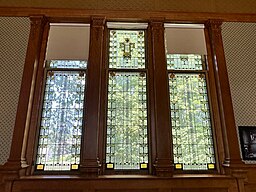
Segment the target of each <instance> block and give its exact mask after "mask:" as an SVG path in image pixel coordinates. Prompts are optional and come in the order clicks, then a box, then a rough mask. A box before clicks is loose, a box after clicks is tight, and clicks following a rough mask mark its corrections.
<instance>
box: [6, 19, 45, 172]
mask: <svg viewBox="0 0 256 192" xmlns="http://www.w3.org/2000/svg"><path fill="white" fill-rule="evenodd" d="M30 20H31V27H30V35H29V40H28V48H27V55H26V60H25V65H24V70H23V77H22V82H21V89H20V96H19V102H18V108H17V114H16V120H15V126H14V132H13V138H12V145H11V151H10V156H9V159H8V161H7V163H6V164H5V166H7V167H9V168H11V169H15V170H19V169H21V160H22V159H21V156H22V146H23V139H24V133H25V128H26V122H27V120H28V119H27V116H28V114H29V113H30V111H29V110H30V109H29V106H30V102H31V101H30V99H31V97H30V95H31V94H33V88H32V80H33V74H34V72H35V71H36V70H34V69H35V68H37V65H38V60H39V55H40V49H41V41H42V35H43V28H44V25H45V18H44V17H43V16H32V17H30Z"/></svg>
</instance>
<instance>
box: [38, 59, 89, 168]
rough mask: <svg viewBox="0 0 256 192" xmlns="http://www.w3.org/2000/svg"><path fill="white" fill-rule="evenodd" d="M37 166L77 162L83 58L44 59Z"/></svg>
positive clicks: (59, 165)
mask: <svg viewBox="0 0 256 192" xmlns="http://www.w3.org/2000/svg"><path fill="white" fill-rule="evenodd" d="M47 65H48V66H47V70H46V83H45V90H44V100H43V106H42V107H43V109H42V115H41V122H40V131H39V142H38V150H37V158H36V169H37V170H42V171H66V170H72V169H77V168H78V165H79V162H80V145H81V132H82V123H83V108H84V93H85V80H86V76H85V69H86V62H85V61H62V60H52V61H50V62H48V63H47Z"/></svg>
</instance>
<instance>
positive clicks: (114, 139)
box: [106, 30, 148, 170]
mask: <svg viewBox="0 0 256 192" xmlns="http://www.w3.org/2000/svg"><path fill="white" fill-rule="evenodd" d="M109 35H110V37H109V38H110V39H109V40H110V41H109V69H110V72H109V81H108V108H107V141H106V163H107V164H108V165H111V167H113V168H114V169H116V170H136V169H140V164H141V163H148V135H147V132H148V129H147V127H148V125H147V86H146V77H147V75H146V71H144V70H143V69H145V68H146V65H145V42H144V40H145V32H144V30H110V33H109ZM116 69H118V70H116ZM130 69H132V71H129V70H130ZM138 69H139V71H138ZM112 165H113V166H112Z"/></svg>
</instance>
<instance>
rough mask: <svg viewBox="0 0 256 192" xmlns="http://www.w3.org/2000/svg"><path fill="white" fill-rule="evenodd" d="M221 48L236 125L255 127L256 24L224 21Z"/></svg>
mask: <svg viewBox="0 0 256 192" xmlns="http://www.w3.org/2000/svg"><path fill="white" fill-rule="evenodd" d="M222 35H223V42H224V50H225V55H226V62H227V68H228V75H229V80H230V89H231V94H232V101H233V107H234V112H235V119H236V124H237V126H240V125H250V126H252V125H254V126H256V23H224V24H223V26H222Z"/></svg>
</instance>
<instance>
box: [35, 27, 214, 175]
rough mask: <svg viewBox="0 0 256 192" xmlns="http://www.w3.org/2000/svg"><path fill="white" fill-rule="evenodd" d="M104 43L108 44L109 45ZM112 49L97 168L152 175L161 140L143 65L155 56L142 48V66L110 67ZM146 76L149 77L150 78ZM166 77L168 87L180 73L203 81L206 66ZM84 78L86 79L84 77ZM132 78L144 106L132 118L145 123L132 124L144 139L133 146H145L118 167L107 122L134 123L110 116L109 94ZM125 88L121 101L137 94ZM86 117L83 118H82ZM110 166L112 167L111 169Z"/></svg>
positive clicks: (149, 67) (113, 108)
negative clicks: (141, 172)
mask: <svg viewBox="0 0 256 192" xmlns="http://www.w3.org/2000/svg"><path fill="white" fill-rule="evenodd" d="M111 30H112V29H110V30H109V31H110V32H111ZM122 30H123V31H125V30H124V29H113V30H112V31H122ZM148 30H149V29H147V30H141V31H143V32H144V33H145V32H147V31H148ZM130 31H140V30H134V29H131V30H130ZM110 38H111V37H110ZM110 38H109V39H110ZM105 39H107V40H109V39H108V38H105ZM147 41H150V38H145V37H144V43H145V42H147ZM93 43H94V42H91V44H93ZM125 43H129V42H123V44H122V45H121V44H120V46H121V48H122V51H121V53H122V54H123V55H122V58H123V59H124V60H125V58H126V60H129V59H130V58H129V57H133V56H131V55H129V51H130V52H131V53H132V51H131V49H132V46H133V45H132V43H131V44H130V45H128V44H127V45H126V44H125ZM106 44H108V42H107V43H106ZM144 46H154V45H153V44H152V43H150V42H149V43H148V44H146V43H145V44H144ZM163 46H164V45H163ZM113 49H114V47H111V46H110V48H109V49H108V48H106V50H107V51H106V52H108V53H107V54H109V55H108V63H107V64H105V65H106V66H107V67H106V71H105V72H106V80H104V78H102V82H103V84H104V85H103V89H101V91H100V94H101V98H104V97H106V99H105V101H102V102H101V104H100V106H101V109H100V111H101V112H100V113H101V117H102V119H105V120H106V121H102V122H104V123H103V124H105V125H103V126H102V125H101V126H99V127H97V129H100V130H99V132H100V134H98V136H97V137H98V139H99V140H102V141H104V142H99V146H98V147H99V148H100V149H98V150H99V161H100V162H101V163H102V165H103V166H102V168H100V169H101V171H102V169H104V170H105V169H112V168H114V169H117V170H119V169H124V170H132V169H135V170H139V169H143V168H145V167H146V169H150V170H151V171H149V173H150V174H152V173H153V174H154V171H152V170H153V169H154V168H153V167H154V165H153V164H154V163H153V162H154V161H155V160H154V159H153V158H154V157H155V156H157V151H156V149H155V147H154V145H157V142H160V141H156V135H154V133H153V134H152V132H154V129H153V128H152V127H153V125H151V123H149V121H150V122H152V121H154V115H155V114H154V110H151V108H153V107H154V104H153V103H154V100H155V98H154V94H155V93H153V92H154V91H155V90H156V89H154V90H152V89H151V88H152V87H154V85H152V84H151V85H150V86H149V85H147V84H148V82H149V80H150V78H152V79H154V75H155V74H154V73H155V72H154V69H153V66H152V65H149V64H147V63H146V61H149V62H152V61H151V59H150V58H149V57H152V56H153V55H154V53H151V54H152V55H150V54H149V55H147V54H146V48H145V50H144V51H143V52H142V53H143V54H144V56H145V58H143V57H140V58H139V59H142V60H144V64H143V62H142V65H137V66H134V65H130V66H129V67H125V66H115V65H112V64H111V62H112V61H113V59H115V58H114V57H112V56H111V54H113V53H114V52H111V50H113ZM103 50H104V49H102V50H101V51H103ZM127 50H129V51H127ZM167 60H168V59H167ZM120 63H122V62H120ZM124 63H125V62H124ZM137 63H138V62H137ZM88 65H93V64H92V63H90V59H89V62H88ZM148 70H151V72H150V73H149V72H148ZM71 71H73V70H71ZM74 71H75V70H74ZM105 72H104V70H102V71H101V72H100V74H101V76H102V77H104V75H103V74H104V73H105ZM79 73H80V72H79ZM87 73H90V71H89V70H88V71H87ZM149 74H151V76H150V75H149ZM152 74H153V75H152ZM166 74H168V78H169V82H167V83H169V85H170V87H172V86H173V85H172V84H171V83H170V82H172V80H173V78H175V76H176V77H178V76H183V74H188V75H187V76H193V75H194V74H196V76H197V77H199V78H201V79H202V78H203V79H204V78H205V77H206V76H207V74H206V68H205V66H204V68H203V69H196V71H193V70H190V71H189V70H187V71H186V72H185V73H184V71H182V72H181V71H179V70H177V71H176V70H174V69H167V68H166ZM201 74H202V75H201ZM90 75H93V74H91V73H90ZM86 77H87V75H86ZM132 78H133V79H136V80H135V81H137V82H140V83H139V84H140V85H139V84H138V85H139V86H140V87H141V89H140V90H139V89H137V93H136V94H137V96H136V97H135V99H138V103H141V106H143V107H138V108H137V109H138V110H140V111H141V114H142V115H141V116H136V115H135V116H134V118H135V120H134V121H140V122H142V121H143V122H144V123H139V124H137V125H135V126H137V127H140V128H138V129H137V130H140V131H141V132H142V134H141V135H142V136H141V138H143V139H144V141H142V142H141V143H142V144H141V143H139V144H136V145H137V146H142V145H143V146H144V147H142V149H139V152H138V151H137V152H138V154H139V155H141V156H140V158H135V159H136V160H133V159H132V158H131V159H132V161H131V162H129V161H126V159H124V160H121V161H120V162H121V164H119V165H120V166H119V167H118V165H115V163H116V162H118V161H116V159H115V158H116V157H114V155H113V154H112V151H111V149H110V148H111V147H112V146H118V145H116V144H114V145H113V142H112V141H113V140H112V139H113V130H114V129H112V130H111V128H110V127H112V128H113V123H112V124H111V123H109V122H110V121H109V120H110V119H113V117H114V118H116V120H115V121H116V122H118V123H120V124H122V125H123V127H125V126H126V127H129V128H127V129H132V126H130V125H131V124H133V123H132V122H133V120H131V122H128V121H127V125H126V124H125V123H124V122H126V120H125V118H121V119H118V118H117V116H116V115H113V114H116V113H120V112H119V111H117V110H116V109H117V108H116V106H113V105H114V104H113V102H112V100H113V97H112V95H113V93H114V92H115V93H116V90H117V89H116V87H115V86H116V85H117V82H118V81H124V79H126V81H127V82H131V79H132ZM120 79H121V80H120ZM203 81H204V82H206V81H205V80H203ZM92 84H93V83H92ZM92 84H91V85H92ZM104 86H105V89H104ZM86 87H87V86H86ZM114 87H115V88H114ZM124 87H125V86H123V89H122V90H121V91H120V92H123V93H124V92H125V94H123V93H122V94H123V95H122V97H123V99H124V98H125V97H127V94H135V92H136V91H135V86H130V87H129V86H128V87H126V88H127V90H126V91H124ZM149 87H150V88H149ZM90 89H92V86H91V88H89V89H87V90H86V91H87V92H90V91H91V90H90ZM94 89H95V87H94ZM96 89H100V87H98V88H96ZM205 94H206V95H207V94H208V93H205ZM139 96H142V99H140V97H139ZM171 97H172V95H171V96H170V100H172V98H171ZM206 97H207V96H206ZM131 98H132V97H131ZM103 100H104V99H103ZM149 100H150V101H152V100H153V102H150V105H149V104H148V103H149ZM87 102H90V101H88V100H87ZM104 102H105V104H104ZM125 102H126V103H125ZM125 102H124V103H123V104H122V106H124V105H128V104H127V103H128V100H127V101H125ZM158 102H159V101H158ZM133 104H134V103H133ZM136 105H137V104H136ZM86 106H87V103H86V104H85V109H86ZM171 107H172V105H170V108H171ZM123 108H124V107H123ZM131 108H133V106H132V107H128V108H126V109H125V110H130V109H131ZM206 108H207V110H208V109H209V106H208V107H206ZM141 109H142V110H141ZM149 110H150V113H149V112H148V111H149ZM102 111H107V112H102ZM130 111H131V113H133V112H134V111H133V110H130ZM170 115H171V117H173V116H175V115H173V112H172V110H171V111H170ZM85 116H86V118H90V114H89V113H87V114H85ZM85 116H84V117H83V118H85ZM128 118H130V117H127V119H128ZM132 118H133V117H132ZM136 118H138V119H139V120H138V119H136ZM141 118H143V120H141ZM152 119H153V120H152ZM83 121H84V119H83ZM169 123H170V124H171V122H169ZM172 124H175V122H172ZM114 126H115V125H114ZM104 127H105V129H104ZM141 127H143V128H141ZM170 127H171V126H170ZM85 128H86V129H95V127H88V126H87V125H86V123H85V124H84V126H83V127H82V132H83V134H86V133H85V131H84V130H85ZM155 129H158V127H155ZM122 131H123V133H125V131H124V129H123V130H122ZM149 132H150V134H149ZM80 133H81V132H79V134H80ZM169 133H170V130H169ZM135 135H136V134H135ZM212 135H214V134H212V133H211V134H209V136H210V137H211V136H212ZM88 137H89V136H88ZM88 137H87V138H88ZM124 138H125V137H123V138H122V139H123V140H124ZM138 138H139V137H138ZM141 138H139V139H137V140H141ZM84 139H85V137H83V135H82V136H81V143H82V146H83V145H84V143H85V140H84ZM87 142H88V141H87ZM135 143H136V142H135ZM172 144H173V145H175V143H174V141H173V143H171V142H170V143H167V144H166V145H172ZM210 144H211V145H212V146H213V140H211V141H210ZM39 145H40V141H39ZM122 145H123V144H122ZM123 146H124V145H123ZM84 148H85V149H86V146H84ZM103 148H104V149H103ZM127 148H128V147H127ZM138 148H140V147H138ZM140 150H141V151H143V153H142V154H141V152H140ZM174 150H176V149H174V147H173V151H174ZM120 151H121V150H120ZM101 152H102V153H101ZM137 152H136V153H137ZM211 152H212V154H215V153H214V152H213V151H211ZM152 153H154V155H152ZM170 155H171V156H173V155H174V156H175V152H171V154H170ZM83 156H85V150H81V156H80V157H81V158H83ZM113 158H114V159H115V160H114V161H113ZM174 158H175V157H174ZM117 159H118V158H117ZM119 159H120V158H119ZM137 159H139V160H137ZM133 162H135V163H134V167H132V166H133V165H129V163H131V164H133ZM76 163H77V162H76ZM174 163H175V164H180V162H179V161H177V159H176V160H175V159H174ZM214 163H216V162H215V158H214V157H213V160H212V161H209V162H207V166H208V164H214ZM37 164H40V162H39V161H37ZM111 164H113V166H112V165H111ZM117 164H118V163H117ZM140 164H143V165H142V166H141V165H140ZM108 166H109V167H108ZM182 167H183V168H184V165H182ZM176 168H177V167H176ZM208 168H209V167H207V169H203V170H208ZM214 168H216V167H214ZM71 169H72V168H71ZM184 170H185V169H184ZM188 170H195V169H193V168H192V169H190V168H189V167H188ZM196 170H198V169H196ZM52 171H54V170H53V169H52ZM56 171H60V170H56ZM102 172H104V171H102ZM104 173H107V172H104ZM124 173H125V172H124ZM129 173H130V172H129Z"/></svg>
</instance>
